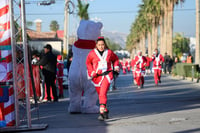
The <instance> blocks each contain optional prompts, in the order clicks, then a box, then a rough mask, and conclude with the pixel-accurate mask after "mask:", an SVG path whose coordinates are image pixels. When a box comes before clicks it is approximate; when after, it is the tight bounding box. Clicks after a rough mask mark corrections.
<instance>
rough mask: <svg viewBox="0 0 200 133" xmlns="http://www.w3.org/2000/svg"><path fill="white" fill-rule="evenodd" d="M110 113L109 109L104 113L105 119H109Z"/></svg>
mask: <svg viewBox="0 0 200 133" xmlns="http://www.w3.org/2000/svg"><path fill="white" fill-rule="evenodd" d="M108 114H109V110H108V111H107V112H104V113H103V117H104V119H109V117H108Z"/></svg>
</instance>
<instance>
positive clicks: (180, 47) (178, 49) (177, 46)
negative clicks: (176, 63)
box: [172, 33, 190, 57]
mask: <svg viewBox="0 0 200 133" xmlns="http://www.w3.org/2000/svg"><path fill="white" fill-rule="evenodd" d="M189 43H190V40H189V38H186V37H184V36H183V35H181V34H180V33H176V34H175V36H174V38H173V45H172V47H173V54H175V55H177V56H178V57H180V56H181V55H182V54H183V53H189V52H190V47H189Z"/></svg>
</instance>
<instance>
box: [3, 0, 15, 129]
mask: <svg viewBox="0 0 200 133" xmlns="http://www.w3.org/2000/svg"><path fill="white" fill-rule="evenodd" d="M12 79H13V75H12V52H11V29H10V13H9V0H0V91H1V90H2V91H4V92H2V94H4V95H7V94H8V96H7V97H6V96H2V97H3V98H4V99H3V101H5V100H8V102H2V103H1V105H2V106H0V112H2V111H3V112H2V113H1V114H3V116H0V118H4V119H5V121H6V125H7V126H14V125H15V113H14V111H15V108H14V101H15V99H14V90H13V86H12V85H11V84H10V83H11V82H12ZM3 85H8V86H7V87H4V86H3ZM6 89H7V91H6ZM1 114H0V115H1ZM0 121H1V120H0Z"/></svg>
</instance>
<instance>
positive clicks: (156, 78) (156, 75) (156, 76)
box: [154, 69, 162, 84]
mask: <svg viewBox="0 0 200 133" xmlns="http://www.w3.org/2000/svg"><path fill="white" fill-rule="evenodd" d="M161 72H162V71H161V70H160V69H154V81H155V84H158V81H160V77H161Z"/></svg>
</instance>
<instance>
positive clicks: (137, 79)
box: [136, 73, 144, 86]
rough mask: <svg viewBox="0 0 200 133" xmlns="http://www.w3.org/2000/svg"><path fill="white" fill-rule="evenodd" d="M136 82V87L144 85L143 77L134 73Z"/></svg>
mask: <svg viewBox="0 0 200 133" xmlns="http://www.w3.org/2000/svg"><path fill="white" fill-rule="evenodd" d="M136 82H137V85H138V86H140V85H143V84H144V77H143V76H142V75H141V73H136Z"/></svg>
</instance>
